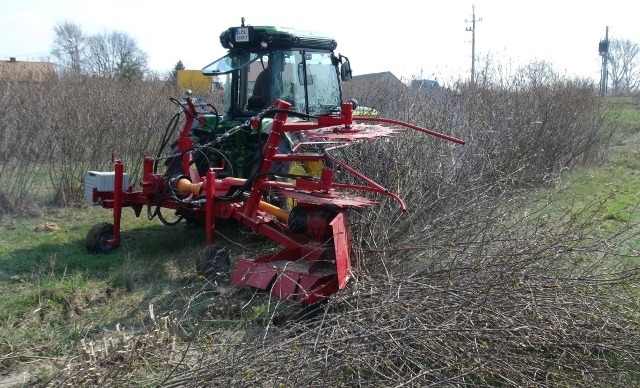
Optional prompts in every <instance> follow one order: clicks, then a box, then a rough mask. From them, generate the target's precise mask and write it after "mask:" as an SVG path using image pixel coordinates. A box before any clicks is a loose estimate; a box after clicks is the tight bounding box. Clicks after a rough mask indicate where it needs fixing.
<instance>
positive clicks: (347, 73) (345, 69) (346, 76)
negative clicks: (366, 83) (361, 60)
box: [340, 55, 353, 81]
mask: <svg viewBox="0 0 640 388" xmlns="http://www.w3.org/2000/svg"><path fill="white" fill-rule="evenodd" d="M340 62H341V63H342V65H341V66H340V79H342V80H343V81H350V80H351V78H352V77H353V73H352V72H351V64H350V63H349V58H347V57H345V56H342V55H340Z"/></svg>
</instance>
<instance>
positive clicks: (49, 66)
mask: <svg viewBox="0 0 640 388" xmlns="http://www.w3.org/2000/svg"><path fill="white" fill-rule="evenodd" d="M53 73H54V68H53V63H51V62H25V61H17V60H16V59H15V58H13V57H12V58H9V60H8V61H0V81H19V82H42V81H44V80H45V79H46V78H47V77H49V76H51V75H52V74H53Z"/></svg>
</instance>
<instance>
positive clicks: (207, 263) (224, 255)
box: [196, 244, 231, 280]
mask: <svg viewBox="0 0 640 388" xmlns="http://www.w3.org/2000/svg"><path fill="white" fill-rule="evenodd" d="M230 268H231V260H230V258H229V250H228V249H227V248H226V247H224V246H222V245H219V244H211V245H207V246H206V247H204V249H203V250H202V251H201V252H200V255H199V256H198V257H197V258H196V271H198V275H201V276H204V277H205V278H206V279H209V280H214V279H216V278H219V277H220V276H222V275H224V274H225V273H227V272H228V271H229V269H230Z"/></svg>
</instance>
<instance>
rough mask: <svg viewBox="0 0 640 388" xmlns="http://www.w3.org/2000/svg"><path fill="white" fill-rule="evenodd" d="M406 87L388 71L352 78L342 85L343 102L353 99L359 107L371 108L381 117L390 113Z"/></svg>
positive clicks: (405, 90) (404, 92)
mask: <svg viewBox="0 0 640 388" xmlns="http://www.w3.org/2000/svg"><path fill="white" fill-rule="evenodd" d="M406 92H407V86H406V85H405V84H404V83H403V82H402V81H400V80H399V79H398V77H396V76H395V75H393V73H391V72H390V71H385V72H381V73H371V74H362V75H356V76H353V79H352V80H351V81H348V82H344V83H343V84H342V94H343V99H344V101H348V100H350V99H352V98H353V99H355V100H356V101H357V102H358V104H359V105H360V106H366V107H368V108H373V109H375V110H377V111H378V112H381V113H382V114H383V115H384V114H385V113H386V112H391V111H392V108H393V106H394V104H395V103H396V101H397V99H398V98H399V97H401V96H402V95H404V94H406Z"/></svg>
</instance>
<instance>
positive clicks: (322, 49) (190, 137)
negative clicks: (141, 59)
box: [85, 20, 464, 305]
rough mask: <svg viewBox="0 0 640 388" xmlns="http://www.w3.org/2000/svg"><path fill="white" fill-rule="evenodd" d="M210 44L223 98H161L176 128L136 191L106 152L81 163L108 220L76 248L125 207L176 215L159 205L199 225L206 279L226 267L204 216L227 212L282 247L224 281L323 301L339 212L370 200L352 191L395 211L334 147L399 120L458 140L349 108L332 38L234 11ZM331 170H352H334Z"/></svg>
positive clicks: (337, 278)
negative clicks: (218, 49) (216, 46)
mask: <svg viewBox="0 0 640 388" xmlns="http://www.w3.org/2000/svg"><path fill="white" fill-rule="evenodd" d="M220 41H221V43H222V45H223V47H225V48H226V49H228V54H227V55H226V56H224V57H222V58H220V59H218V60H217V61H215V62H213V63H211V64H210V65H208V66H206V67H205V68H204V69H203V74H204V75H208V76H211V77H212V80H213V82H212V93H220V94H221V95H223V96H224V97H223V101H224V109H225V111H224V113H223V114H219V113H218V112H217V110H216V109H215V108H214V106H213V105H211V104H205V103H199V102H198V101H197V100H196V99H195V98H192V97H191V96H190V95H187V96H186V98H184V99H183V100H181V101H178V100H176V99H171V101H172V102H173V103H175V104H176V105H177V106H179V108H180V109H179V111H180V113H178V115H184V125H183V127H182V130H181V132H180V134H179V137H178V140H177V141H174V142H173V143H171V144H170V142H171V139H175V136H173V137H172V136H171V135H172V134H173V133H172V131H167V133H166V134H165V137H164V139H163V141H162V144H161V146H160V151H159V152H158V154H157V156H156V157H145V158H144V162H143V174H142V181H141V182H140V187H141V189H140V190H134V189H133V186H129V184H128V175H127V174H126V173H125V172H124V166H123V164H122V163H121V161H119V160H116V159H115V158H114V159H113V162H114V171H111V172H96V171H90V172H87V175H86V178H85V190H86V196H87V200H88V201H89V202H91V203H94V204H100V205H101V206H102V207H104V208H108V209H112V211H113V223H99V224H97V225H95V226H94V227H93V228H92V229H91V230H90V231H89V232H88V234H87V238H86V245H87V249H88V250H89V251H91V252H110V251H112V250H114V249H115V248H117V247H118V246H119V245H120V219H121V215H122V209H123V208H125V207H130V208H132V209H133V211H134V212H135V214H136V216H139V215H140V213H141V212H142V209H143V207H145V206H146V207H147V210H148V211H149V213H150V215H151V216H155V215H157V216H158V217H159V218H160V219H161V221H162V222H164V223H165V224H167V225H173V224H174V223H177V221H174V222H169V221H167V220H166V219H165V218H164V217H163V216H162V213H161V211H160V209H163V208H164V209H171V210H172V211H175V214H176V215H177V216H178V217H179V218H178V221H180V220H181V219H185V220H186V221H190V222H200V223H202V224H203V225H204V233H205V236H206V244H207V246H206V247H205V248H204V249H203V250H202V253H201V255H200V257H198V258H197V259H196V269H197V271H198V273H199V274H201V275H203V276H207V277H209V276H215V275H216V274H218V273H220V272H224V271H226V270H228V269H229V268H231V262H230V258H229V253H228V250H227V249H226V248H225V247H224V246H222V245H220V244H218V243H216V242H215V235H216V220H226V219H234V220H236V221H237V222H239V223H240V224H242V225H244V226H245V227H248V228H250V229H252V230H253V231H255V232H257V233H258V234H260V235H262V236H264V237H266V238H268V239H269V240H271V241H273V242H275V243H277V244H279V245H280V246H282V247H283V249H282V250H281V251H280V252H277V253H272V254H268V255H264V256H260V257H253V258H240V259H238V260H237V262H235V268H234V269H233V274H232V278H231V285H232V286H237V287H244V286H250V287H255V288H258V289H262V290H268V291H269V292H270V293H271V294H272V295H273V296H275V297H278V298H285V299H291V300H295V301H297V302H300V303H301V304H303V305H310V304H312V303H315V302H318V301H321V300H324V299H325V298H327V297H328V296H330V295H332V294H334V293H336V292H337V291H339V290H343V289H344V288H345V287H346V286H347V283H348V282H349V279H350V276H351V274H350V270H351V241H350V235H349V216H348V212H349V209H351V208H360V207H365V206H372V205H374V204H375V202H373V201H372V200H370V199H368V198H366V197H364V196H362V195H363V193H370V194H371V193H373V194H379V195H385V196H389V197H391V198H393V199H394V200H395V201H397V202H398V203H399V206H400V207H401V208H402V209H403V210H405V209H406V205H405V204H404V202H403V201H402V199H401V198H399V197H398V196H397V195H395V194H393V193H391V192H389V191H388V190H387V189H385V188H384V187H382V186H381V185H379V184H378V183H376V182H374V181H373V180H371V179H369V178H367V177H366V176H364V175H363V174H362V173H360V172H358V171H357V170H356V169H354V168H353V167H351V166H349V165H347V164H346V163H344V162H342V161H340V160H338V158H337V157H335V156H334V154H335V153H336V152H335V151H336V150H339V149H341V148H343V147H345V146H349V145H351V144H355V143H358V142H360V141H365V140H374V139H381V138H387V137H390V136H393V135H394V134H396V133H397V132H398V131H400V130H401V127H405V128H411V129H414V130H418V131H421V132H424V133H427V134H430V135H434V136H437V137H439V138H442V139H446V140H449V141H452V142H455V143H458V144H464V142H463V141H462V140H459V139H456V138H453V137H449V136H446V135H443V134H440V133H437V132H433V131H431V130H428V129H424V128H420V127H417V126H414V125H411V124H408V123H404V122H399V121H395V120H390V119H384V118H380V117H377V116H375V115H366V116H365V115H355V114H354V109H356V103H355V101H350V102H343V101H342V91H341V86H340V81H341V80H342V81H348V80H350V79H351V66H350V64H349V60H348V59H347V58H346V57H344V56H342V55H336V54H334V50H335V48H336V46H337V44H336V42H335V41H334V40H333V39H331V38H329V37H326V36H323V35H319V34H317V33H313V32H305V31H299V30H294V29H287V28H276V27H268V26H249V25H245V24H244V20H243V21H242V25H241V26H240V27H233V28H229V29H227V30H226V31H224V32H223V33H222V34H221V35H220ZM177 122H178V121H177V120H175V123H176V124H177ZM175 127H176V126H175V125H174V129H175ZM169 128H170V127H168V128H167V129H169ZM158 170H162V172H158ZM336 171H340V172H341V174H350V175H351V177H352V179H348V180H345V179H334V178H336V176H335V172H336ZM349 182H358V183H349ZM357 192H361V195H356V193H357ZM152 207H154V208H155V209H157V210H156V212H155V213H153V212H151V211H150V210H149V209H150V208H152ZM151 213H153V214H151ZM150 218H152V217H150Z"/></svg>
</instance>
